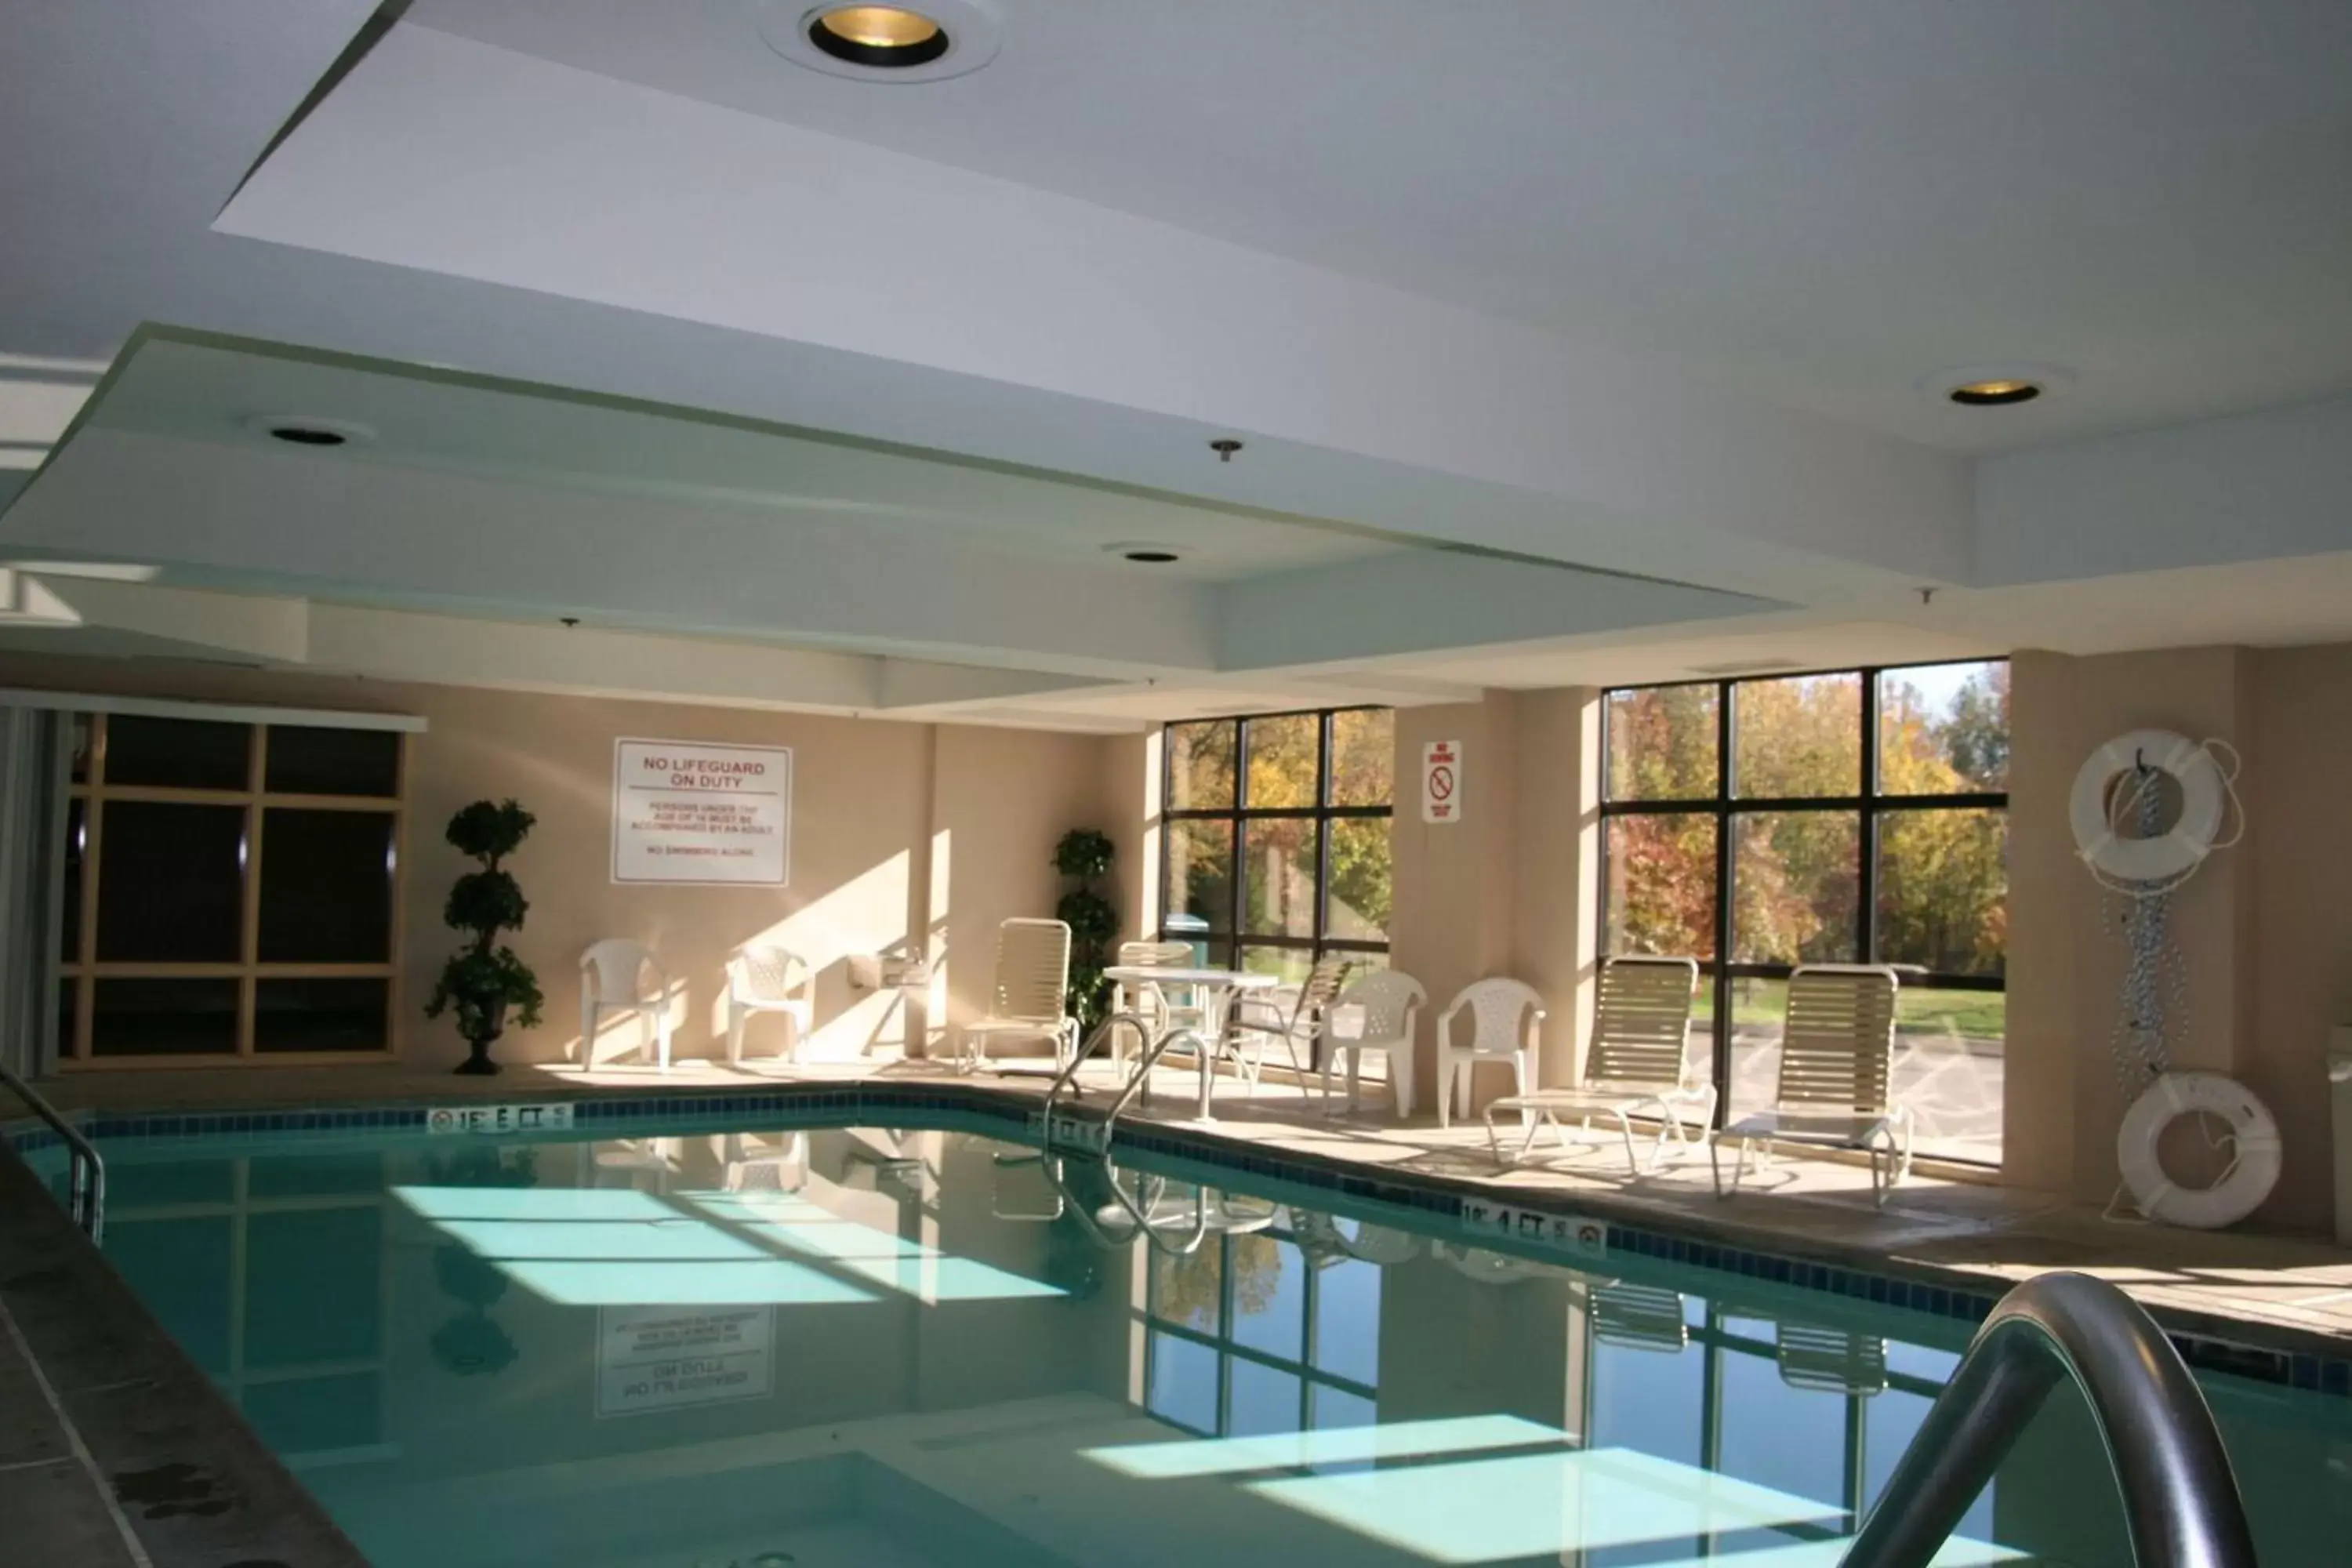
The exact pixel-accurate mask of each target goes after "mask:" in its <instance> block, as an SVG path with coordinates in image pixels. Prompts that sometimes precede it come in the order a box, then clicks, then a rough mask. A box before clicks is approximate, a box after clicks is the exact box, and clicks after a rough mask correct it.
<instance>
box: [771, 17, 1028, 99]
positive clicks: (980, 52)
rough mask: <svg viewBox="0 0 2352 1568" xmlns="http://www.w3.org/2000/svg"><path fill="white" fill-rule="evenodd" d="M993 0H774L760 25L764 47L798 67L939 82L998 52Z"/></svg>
mask: <svg viewBox="0 0 2352 1568" xmlns="http://www.w3.org/2000/svg"><path fill="white" fill-rule="evenodd" d="M997 33H998V24H997V18H996V11H995V0H922V3H921V5H919V6H915V5H814V6H813V5H810V4H809V3H808V0H776V4H774V5H772V7H771V8H770V9H769V11H768V12H767V14H766V16H764V17H763V18H762V19H761V23H760V36H761V37H762V38H765V39H766V40H767V42H768V47H770V48H772V49H773V50H775V51H776V52H777V53H778V54H780V55H782V56H783V57H784V58H786V59H788V60H791V61H793V63H794V64H796V65H804V66H807V67H808V68H810V69H812V70H821V71H824V72H825V73H826V74H827V75H829V76H842V77H850V78H853V79H858V80H863V81H891V82H917V81H939V80H941V79H945V78H948V77H954V76H961V75H963V74H964V72H966V71H971V70H978V69H979V68H981V67H982V66H984V65H986V64H987V63H988V62H989V61H990V60H992V59H993V58H995V57H996V45H997Z"/></svg>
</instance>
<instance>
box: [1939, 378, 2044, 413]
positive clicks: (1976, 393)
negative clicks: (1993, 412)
mask: <svg viewBox="0 0 2352 1568" xmlns="http://www.w3.org/2000/svg"><path fill="white" fill-rule="evenodd" d="M2041 395H2042V384H2041V383H2040V382H2038V381H2019V380H2015V379H2011V378H2002V379H1999V380H1994V381H1970V382H1964V383H1962V384H1960V385H1958V386H1956V387H1954V388H1952V390H1951V391H1950V392H1948V393H1947V394H1946V396H1948V397H1949V398H1950V399H1951V400H1952V401H1953V402H1955V403H1963V404H1966V405H1969V407H1971V408H1998V407H2000V406H2001V405H2004V404H2010V403H2031V402H2032V401H2033V400H2034V399H2035V398H2037V397H2039V396H2041Z"/></svg>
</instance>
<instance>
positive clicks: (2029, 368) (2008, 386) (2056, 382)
mask: <svg viewBox="0 0 2352 1568" xmlns="http://www.w3.org/2000/svg"><path fill="white" fill-rule="evenodd" d="M2073 386H2074V373H2073V372H2072V371H2069V370H2065V369H2063V368H2062V367H2060V366H2058V365H2054V364H2027V363H2021V362H2014V361H2013V362H2011V363H2006V364H1971V365H1961V366H1958V367H1957V368H1955V369H1952V370H1940V371H1937V373H1936V374H1933V375H1931V376H1929V377H1927V379H1926V380H1925V381H1922V382H1921V383H1920V384H1919V395H1921V396H1922V397H1925V398H1927V400H1928V401H1929V402H1931V403H1937V404H1944V405H1950V404H1955V403H1956V404H1958V405H1960V406H1961V407H1963V408H2012V407H2015V406H2016V405H2018V404H2021V403H2032V402H2034V401H2035V400H2037V399H2042V398H2050V397H2056V396H2059V395H2063V394H2064V393H2066V392H2067V391H2069V390H2071V389H2072V388H2073Z"/></svg>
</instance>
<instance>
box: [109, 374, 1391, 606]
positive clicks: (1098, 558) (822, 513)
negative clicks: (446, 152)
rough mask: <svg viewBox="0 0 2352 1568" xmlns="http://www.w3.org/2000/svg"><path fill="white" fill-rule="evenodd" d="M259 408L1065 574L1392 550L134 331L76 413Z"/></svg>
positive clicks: (981, 471) (232, 431) (912, 461)
mask: <svg viewBox="0 0 2352 1568" xmlns="http://www.w3.org/2000/svg"><path fill="white" fill-rule="evenodd" d="M262 416H295V417H296V418H297V419H298V420H299V418H300V417H302V416H310V417H312V418H317V419H323V420H332V421H341V422H347V423H356V424H358V425H361V426H365V427H366V429H367V430H368V431H370V432H372V433H373V435H372V438H370V439H367V440H365V441H364V442H362V443H361V444H358V445H354V446H351V447H347V448H344V449H342V450H341V451H338V452H337V453H336V454H335V455H334V460H335V461H337V462H340V463H346V464H357V465H360V466H362V467H367V466H371V465H377V464H392V465H397V466H402V467H408V468H426V469H434V470H438V471H443V472H450V473H460V474H470V475H475V476H479V477H483V478H489V479H500V480H504V481H507V482H509V483H513V484H520V485H537V486H555V487H559V488H564V489H584V490H596V491H602V492H605V493H611V494H620V495H635V496H641V497H645V498H647V499H648V500H659V501H665V502H685V503H717V504H727V505H737V506H750V507H755V508H760V509H763V510H772V511H773V512H774V513H775V514H776V515H777V518H778V520H779V521H780V523H789V522H795V521H797V522H809V521H817V522H827V523H832V524H835V525H844V524H845V525H851V526H855V527H857V528H860V529H867V530H873V531H876V532H877V533H878V534H882V535H886V536H889V537H892V538H895V539H896V540H897V541H898V543H899V545H900V546H901V547H902V548H905V549H908V550H920V549H921V548H922V547H923V546H924V545H925V544H926V543H927V542H937V541H940V540H950V539H961V540H964V541H967V542H970V541H984V542H985V543H986V545H987V547H988V548H989V549H991V550H992V551H995V552H1003V553H1008V554H1014V555H1020V556H1024V557H1029V558H1033V559H1037V560H1043V561H1052V562H1055V563H1060V564H1062V565H1065V566H1070V565H1076V566H1082V567H1090V568H1099V569H1100V570H1102V571H1105V572H1117V573H1120V574H1129V575H1133V574H1150V575H1152V576H1161V577H1175V578H1183V579H1190V580H1193V581H1200V582H1223V581H1228V580H1232V579H1234V578H1239V577H1244V576H1249V575H1252V574H1259V573H1266V572H1279V571H1285V570H1290V569H1296V568H1300V567H1307V566H1315V565H1324V564H1329V563H1336V562H1341V561H1354V560H1361V559H1364V558H1367V557H1370V556H1375V555H1381V554H1384V553H1388V552H1393V551H1397V550H1401V549H1405V548H1408V546H1407V545H1405V544H1403V543H1401V542H1393V541H1390V540H1384V539H1382V538H1380V537H1378V536H1375V535H1373V534H1370V533H1369V532H1367V531H1361V530H1354V529H1346V528H1341V527H1337V526H1330V525H1322V526H1318V525H1315V524H1312V523H1309V522H1307V521H1303V520H1295V519H1281V518H1276V517H1271V516H1268V515H1266V514H1264V513H1252V512H1247V511H1243V510H1236V509H1234V508H1230V507H1219V506H1212V505H1207V504H1203V503H1200V502H1195V501H1191V500H1185V499H1183V498H1181V497H1171V496H1155V495H1148V494H1143V493H1140V492H1138V491H1134V490H1129V489H1116V488H1112V487H1108V486H1105V485H1099V484H1082V483H1076V482H1073V481H1071V480H1069V479H1066V478H1063V477H1060V476H1046V475H1041V474H1035V473H1030V472H1023V471H1017V470H1013V469H1009V468H1001V467H991V466H986V465H982V464H977V463H973V462H969V461H956V460H953V459H950V458H946V457H944V456H941V455H939V454H916V453H910V452H905V451H895V450H888V449H884V448H879V447H873V446H869V445H863V444H858V443H852V442H845V441H841V440H837V439H826V438H823V437H815V436H812V435H809V434H807V433H793V432H786V431H782V430H777V429H774V428H770V427H762V426H753V425H750V424H747V423H744V422H741V421H730V420H723V419H717V418H710V417H698V416H694V415H693V414H692V413H691V412H690V411H688V410H683V409H655V408H649V407H644V406H633V405H615V404H613V403H610V402H599V401H593V400H589V399H585V398H580V397H573V396H566V395H562V394H561V393H555V392H551V391H549V390H547V389H542V388H528V387H520V386H510V385H499V384H487V383H484V382H481V381H478V380H475V379H469V378H464V377H459V376H455V375H448V374H430V373H420V372H413V371H408V370H405V369H404V368H403V367H400V366H394V365H382V364H369V363H359V362H353V361H350V360H344V359H332V360H328V359H321V358H319V357H317V356H310V355H301V354H295V353H278V352H273V351H268V350H266V349H263V348H261V347H258V346H255V345H244V344H239V345H229V344H226V343H213V342H186V341H177V340H173V339H170V338H160V337H159V338H153V339H151V340H149V341H147V342H143V343H142V344H141V346H140V347H139V349H138V351H137V352H136V353H134V354H132V355H131V356H130V358H129V359H128V361H127V363H125V364H124V365H123V367H122V369H121V372H120V374H118V375H117V376H116V377H115V379H114V380H113V381H112V382H111V383H110V384H109V385H108V386H107V387H106V389H105V392H104V394H103V395H102V396H101V397H100V398H99V399H98V400H97V401H96V402H94V403H93V404H92V405H90V409H89V414H88V416H87V426H86V427H88V428H94V429H102V430H117V431H126V432H131V433H138V434H147V435H158V436H168V437H179V438H183V439H187V440H194V441H203V442H208V443H214V444H226V445H233V446H236V447H247V448H250V449H254V450H258V451H264V452H269V453H272V454H273V455H281V454H286V453H288V452H289V447H287V446H286V445H285V444H283V443H280V442H277V441H274V440H272V439H271V438H270V437H269V436H268V434H267V432H266V431H263V430H257V429H255V428H253V427H251V425H250V423H249V422H250V421H252V420H254V419H256V418H257V417H262ZM291 450H295V451H297V452H299V448H296V449H291ZM785 537H787V536H786V535H785V534H783V533H780V534H779V535H778V539H779V542H780V543H781V542H782V541H783V540H784V538H785ZM1123 542H1155V543H1163V544H1167V545H1170V546H1171V547H1173V548H1174V549H1175V550H1176V551H1177V552H1178V553H1179V554H1180V555H1181V560H1179V561H1177V562H1175V563H1166V564H1158V565H1151V566H1142V565H1137V564H1132V563H1128V562H1126V561H1125V560H1123V559H1122V558H1121V557H1120V556H1119V555H1118V554H1117V553H1114V552H1109V549H1108V547H1110V546H1112V545H1115V544H1119V543H1123Z"/></svg>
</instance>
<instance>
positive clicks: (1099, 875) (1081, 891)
mask: <svg viewBox="0 0 2352 1568" xmlns="http://www.w3.org/2000/svg"><path fill="white" fill-rule="evenodd" d="M1117 857H1118V849H1117V847H1115V846H1113V845H1112V843H1111V841H1110V835H1108V834H1107V833H1103V832H1100V831H1098V830H1097V829H1095V828H1091V827H1074V828H1072V829H1071V830H1070V831H1069V832H1067V833H1065V834H1064V835H1062V841H1061V842H1060V843H1058V844H1056V845H1055V846H1054V869H1055V870H1056V871H1059V872H1060V873H1061V874H1062V875H1063V876H1065V877H1067V878H1069V879H1071V880H1073V881H1075V882H1076V883H1077V886H1076V888H1073V889H1070V890H1069V891H1068V892H1066V893H1064V894H1063V895H1062V900H1061V902H1060V903H1058V904H1056V905H1055V906H1054V913H1055V916H1056V917H1058V918H1059V919H1060V920H1061V921H1062V922H1063V923H1064V924H1065V925H1066V926H1068V927H1069V928H1070V989H1069V992H1068V994H1067V997H1066V1003H1065V1005H1066V1006H1067V1007H1068V1008H1069V1011H1070V1016H1072V1017H1074V1018H1076V1020H1077V1021H1078V1027H1079V1030H1080V1032H1081V1033H1083V1034H1091V1033H1092V1032H1093V1031H1094V1027H1095V1026H1096V1025H1097V1024H1098V1023H1100V1022H1101V1021H1102V1016H1103V1013H1104V1011H1105V1010H1106V1009H1107V1008H1108V1006H1109V1005H1110V982H1109V981H1108V980H1106V979H1104V978H1103V971H1104V969H1106V968H1107V967H1108V965H1109V963H1110V951H1111V943H1112V942H1114V941H1116V940H1117V939H1118V910H1116V909H1114V908H1112V907H1111V902H1110V900H1108V899H1106V898H1104V897H1103V896H1102V894H1101V893H1099V892H1097V890H1096V889H1095V884H1096V883H1097V882H1099V881H1101V880H1102V879H1104V878H1105V877H1108V876H1109V875H1110V868H1111V862H1112V861H1113V860H1114V859H1115V858H1117Z"/></svg>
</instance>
